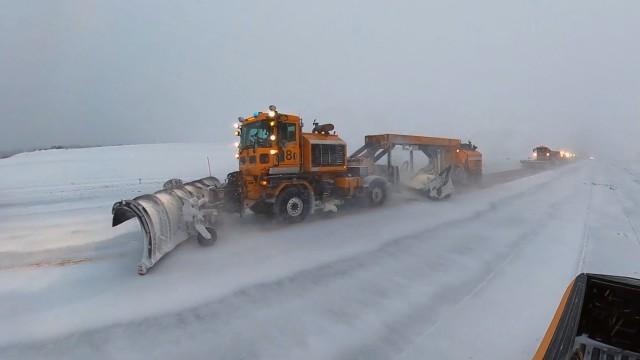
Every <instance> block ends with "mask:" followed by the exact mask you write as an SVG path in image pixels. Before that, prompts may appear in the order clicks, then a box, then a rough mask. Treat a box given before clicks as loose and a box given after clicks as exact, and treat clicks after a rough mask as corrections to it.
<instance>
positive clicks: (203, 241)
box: [198, 227, 218, 246]
mask: <svg viewBox="0 0 640 360" xmlns="http://www.w3.org/2000/svg"><path fill="white" fill-rule="evenodd" d="M206 229H207V231H208V232H209V234H211V239H207V238H206V237H204V236H202V235H200V233H198V244H199V245H200V246H211V245H213V244H215V243H216V240H218V233H217V232H216V229H214V228H212V227H207V228H206Z"/></svg>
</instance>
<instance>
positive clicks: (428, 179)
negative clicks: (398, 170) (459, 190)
mask: <svg viewBox="0 0 640 360" xmlns="http://www.w3.org/2000/svg"><path fill="white" fill-rule="evenodd" d="M451 169H452V166H451V165H449V166H447V167H446V168H445V169H444V170H442V171H440V173H439V174H437V175H435V174H431V173H429V172H418V173H417V174H416V175H415V176H414V177H413V178H412V179H411V180H410V181H409V183H408V184H407V185H408V186H409V188H411V189H413V190H417V191H419V192H422V193H423V194H424V195H425V196H426V197H428V198H429V199H434V200H440V199H446V198H448V197H449V196H451V194H453V191H454V187H453V181H452V180H451Z"/></svg>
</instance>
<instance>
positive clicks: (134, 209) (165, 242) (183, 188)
mask: <svg viewBox="0 0 640 360" xmlns="http://www.w3.org/2000/svg"><path fill="white" fill-rule="evenodd" d="M220 186H221V184H220V181H218V179H216V178H214V177H206V178H203V179H200V180H196V181H192V182H189V183H186V184H183V183H182V181H180V180H178V179H172V180H169V181H167V182H166V183H165V184H164V187H163V190H160V191H158V192H156V193H154V194H147V195H142V196H138V197H136V198H135V199H133V200H122V201H119V202H117V203H115V204H113V208H112V214H113V223H112V226H118V225H120V224H122V223H123V222H125V221H127V220H129V219H133V218H137V219H138V222H139V223H140V226H141V227H142V231H143V232H144V249H143V252H142V260H141V261H140V263H139V264H138V274H140V275H144V274H146V273H147V271H148V270H149V269H150V268H151V267H152V266H153V265H155V264H156V263H157V262H158V260H160V258H162V257H163V256H164V255H165V254H167V253H168V252H170V251H171V250H173V249H174V248H175V247H176V246H177V245H178V244H180V243H181V242H183V241H185V240H187V239H190V238H192V237H197V238H198V240H199V242H200V243H201V244H212V243H213V242H214V241H215V239H216V232H215V228H214V226H215V223H216V220H217V216H218V209H219V207H220V204H221V201H220V196H219V194H218V189H219V188H220Z"/></svg>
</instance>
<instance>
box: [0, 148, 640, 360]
mask: <svg viewBox="0 0 640 360" xmlns="http://www.w3.org/2000/svg"><path fill="white" fill-rule="evenodd" d="M151 185H152V184H151V183H149V184H147V185H146V186H151ZM128 186H130V188H131V189H135V191H142V190H144V186H145V185H144V183H143V184H137V185H136V184H135V182H134V184H131V185H128ZM119 189H122V187H120V188H119ZM16 191H17V190H16ZM105 191H106V190H105ZM5 194H6V198H4V199H3V198H0V200H2V201H3V202H5V204H6V205H5V206H2V205H0V213H1V214H2V215H3V216H4V219H2V220H0V229H8V231H7V233H8V234H11V236H10V237H9V236H7V240H6V244H2V242H3V241H5V238H3V237H0V246H1V247H0V249H3V250H5V251H4V252H0V319H2V322H0V358H2V359H24V358H78V359H80V358H113V359H115V358H117V359H123V358H140V357H142V356H144V357H145V358H152V359H158V358H160V359H161V358H167V359H169V358H178V357H181V358H214V359H257V358H268V359H334V358H335V359H353V358H360V359H390V358H398V359H424V358H433V359H469V358H472V359H527V358H530V357H531V356H532V355H533V353H534V352H535V349H536V347H537V344H538V342H539V341H540V338H541V337H542V336H543V334H544V331H545V329H546V327H547V325H548V322H549V321H550V319H551V316H552V314H553V312H554V310H555V308H556V306H557V304H558V302H559V300H560V296H561V295H562V293H563V291H564V289H565V287H566V285H567V284H568V283H569V282H570V281H571V279H572V278H573V277H574V276H575V275H576V274H577V273H578V272H582V271H588V272H600V273H611V274H617V275H628V276H634V277H640V265H638V264H640V261H639V260H640V239H639V238H638V236H639V233H638V231H639V230H640V167H639V166H636V167H633V166H630V167H626V168H625V167H620V166H617V165H611V164H606V163H604V162H600V161H582V162H579V163H576V164H572V165H568V166H565V167H562V168H558V169H554V170H551V171H546V172H542V173H539V174H535V175H532V176H527V177H523V178H520V179H517V180H514V181H511V182H506V183H502V184H497V185H494V186H489V187H486V188H482V189H479V190H476V191H466V192H463V193H460V194H458V195H457V196H455V197H453V198H451V199H449V200H447V201H442V202H429V201H412V202H395V203H392V204H390V205H389V206H386V207H383V208H380V209H375V210H371V211H356V212H351V213H347V214H343V215H341V216H338V217H335V218H332V219H319V218H316V219H311V220H310V221H308V222H306V223H304V224H298V225H294V226H290V227H282V226H277V225H273V224H270V223H264V222H255V221H251V220H252V219H246V218H245V219H243V220H238V219H235V220H231V221H230V223H228V224H227V226H225V228H224V229H223V230H222V232H221V234H220V235H221V240H219V242H218V243H217V244H216V245H215V246H214V247H213V248H200V247H198V246H197V245H196V244H193V243H185V244H183V245H182V246H180V248H179V249H178V250H177V251H175V252H173V253H172V254H170V255H169V256H168V257H167V258H166V259H163V260H162V261H161V262H160V263H159V265H158V266H157V267H155V268H154V269H153V270H152V271H151V272H150V273H149V274H148V275H146V276H144V277H140V276H137V275H136V274H135V265H136V263H137V260H138V258H139V253H140V251H141V241H140V237H141V234H140V233H139V231H138V229H137V224H135V223H132V224H127V225H126V226H125V227H124V228H122V229H118V228H117V229H115V230H114V229H110V228H108V224H107V225H106V227H105V228H104V229H101V231H102V232H103V233H102V234H101V236H94V234H95V229H85V230H86V232H87V233H89V234H90V236H84V237H83V236H81V235H79V238H81V239H87V237H88V238H91V239H92V241H80V240H79V241H74V242H69V243H67V242H65V239H61V240H60V244H62V245H60V244H57V245H56V244H51V240H52V238H51V237H50V235H49V234H48V233H47V232H48V231H50V230H51V231H53V230H55V229H57V226H60V228H59V229H58V231H60V233H61V234H64V235H68V234H69V232H68V227H65V226H64V221H63V222H62V223H63V225H60V224H61V222H60V221H58V220H59V219H58V220H56V219H50V222H51V223H50V224H51V227H50V228H45V229H40V231H44V232H45V234H43V239H42V240H40V241H38V240H37V239H35V238H34V237H33V234H26V231H28V229H23V230H24V231H25V233H24V234H23V233H21V232H19V231H18V230H17V229H15V228H14V227H12V226H17V225H15V224H18V223H19V224H22V225H24V224H25V223H28V222H29V221H33V216H35V215H34V214H33V213H30V212H29V207H30V206H36V205H29V206H27V205H24V201H23V202H22V203H20V201H21V200H20V199H21V198H19V196H17V195H15V193H11V194H9V193H5ZM106 195H107V196H111V195H113V194H112V193H110V192H109V191H107V194H106ZM124 195H127V194H126V193H125V194H124ZM101 196H102V195H101ZM16 198H18V200H15V199H16ZM9 200H11V201H9ZM114 200H115V199H114ZM92 201H94V202H95V203H91V202H92ZM9 202H11V204H8V203H9ZM87 203H88V204H90V206H89V205H88V206H87V207H84V206H80V205H78V204H79V203H73V202H69V203H65V205H56V206H63V207H64V206H69V207H70V208H69V209H67V210H65V211H64V213H65V217H64V219H66V220H65V221H68V222H69V223H73V224H76V225H74V226H76V227H77V226H80V225H79V222H78V221H77V219H78V218H82V217H86V218H87V222H86V223H88V224H93V223H94V222H96V221H98V219H102V220H104V219H105V218H106V220H107V221H108V220H109V213H108V208H107V209H106V211H107V214H104V215H100V214H98V213H97V211H96V210H97V209H99V210H100V211H103V210H105V209H103V207H104V205H103V203H102V202H101V201H98V200H96V199H95V198H91V199H88V200H85V201H82V202H80V204H85V205H86V204H87ZM21 204H22V205H21ZM70 204H71V205H70ZM73 204H75V205H73ZM109 205H110V203H109ZM92 209H93V210H92ZM49 213H50V212H48V210H46V209H45V210H43V213H42V214H43V215H42V217H41V218H42V219H46V217H47V215H46V214H49ZM55 214H58V212H56V213H55ZM100 216H103V218H100ZM105 216H106V217H105ZM93 217H96V218H95V219H94V218H93ZM7 219H9V220H7ZM73 219H76V220H73ZM11 220H12V221H11ZM20 221H21V222H20ZM74 221H75V222H74ZM231 225H234V226H231ZM74 229H75V228H74ZM0 236H2V235H0ZM20 236H23V237H24V238H25V239H26V240H25V242H26V243H28V244H30V245H29V247H28V248H27V249H25V248H24V247H23V246H26V245H21V243H20ZM45 240H47V241H45ZM9 243H11V245H9ZM43 244H45V245H47V246H44V245H43ZM0 251H2V250H0ZM65 261H67V262H65Z"/></svg>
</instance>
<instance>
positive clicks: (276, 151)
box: [269, 149, 278, 155]
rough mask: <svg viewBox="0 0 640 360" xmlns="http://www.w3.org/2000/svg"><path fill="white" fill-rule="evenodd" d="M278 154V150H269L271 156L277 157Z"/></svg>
mask: <svg viewBox="0 0 640 360" xmlns="http://www.w3.org/2000/svg"><path fill="white" fill-rule="evenodd" d="M277 153H278V150H276V149H271V150H269V154H271V155H275V154H277Z"/></svg>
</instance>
